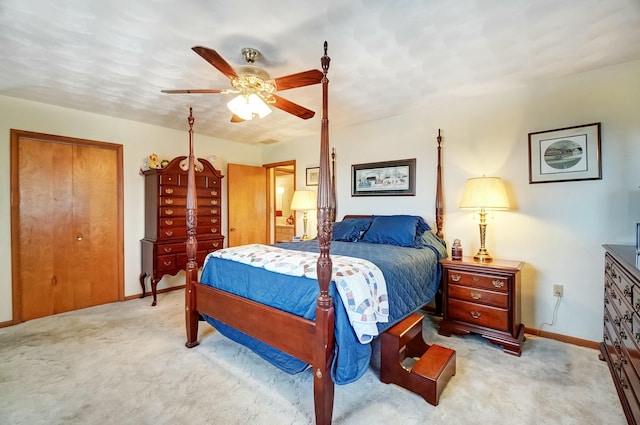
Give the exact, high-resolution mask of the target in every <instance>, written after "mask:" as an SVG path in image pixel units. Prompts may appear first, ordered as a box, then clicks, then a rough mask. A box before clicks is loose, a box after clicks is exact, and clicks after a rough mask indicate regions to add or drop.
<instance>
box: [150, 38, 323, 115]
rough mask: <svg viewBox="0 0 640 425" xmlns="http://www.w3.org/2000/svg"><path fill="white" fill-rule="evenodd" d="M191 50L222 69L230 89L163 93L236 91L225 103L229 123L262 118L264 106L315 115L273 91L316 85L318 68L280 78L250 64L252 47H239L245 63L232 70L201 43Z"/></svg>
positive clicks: (319, 74) (255, 53)
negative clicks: (233, 96)
mask: <svg viewBox="0 0 640 425" xmlns="http://www.w3.org/2000/svg"><path fill="white" fill-rule="evenodd" d="M192 50H193V51H194V52H196V53H197V54H199V55H200V56H202V58H204V60H206V61H207V62H209V63H210V64H211V65H213V66H214V67H215V68H216V69H217V70H218V71H220V72H222V73H223V74H224V75H225V76H226V77H227V78H229V80H230V82H231V86H232V87H233V88H231V89H181V90H162V92H163V93H169V94H203V93H222V94H230V93H233V94H238V96H237V97H235V98H233V99H232V100H231V101H230V102H228V103H227V107H228V108H229V110H231V112H232V113H233V115H232V116H231V122H242V121H248V120H251V119H253V118H254V117H256V116H257V117H259V118H264V117H265V116H267V115H268V114H269V113H271V109H270V108H269V106H268V105H271V106H273V107H275V108H278V109H281V110H283V111H285V112H288V113H290V114H292V115H295V116H297V117H300V118H302V119H305V120H307V119H309V118H311V117H313V116H314V115H315V112H314V111H312V110H310V109H307V108H305V107H303V106H300V105H298V104H296V103H293V102H291V101H289V100H287V99H284V98H282V97H280V96H278V95H276V94H274V93H275V92H276V91H278V92H279V91H282V90H288V89H293V88H297V87H304V86H310V85H313V84H318V83H319V82H320V81H321V80H322V77H323V74H322V72H321V71H319V70H317V69H311V70H309V71H304V72H299V73H296V74H291V75H287V76H284V77H279V78H274V79H271V77H270V76H269V74H268V73H267V72H266V71H265V70H264V69H262V68H259V67H257V66H255V65H254V63H255V61H256V58H258V56H260V52H259V51H258V50H256V49H253V48H250V47H247V48H244V49H242V55H243V56H244V59H245V61H246V65H241V66H239V67H237V68H236V69H234V68H233V67H231V65H229V63H228V62H227V61H225V60H224V59H223V58H222V56H220V55H219V54H218V52H216V51H215V50H213V49H209V48H207V47H202V46H194V47H192Z"/></svg>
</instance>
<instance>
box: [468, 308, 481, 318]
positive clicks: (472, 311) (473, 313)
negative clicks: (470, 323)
mask: <svg viewBox="0 0 640 425" xmlns="http://www.w3.org/2000/svg"><path fill="white" fill-rule="evenodd" d="M469 314H470V315H471V317H473V318H474V319H477V318H479V317H480V316H482V313H480V312H479V311H475V310H471V311H470V312H469Z"/></svg>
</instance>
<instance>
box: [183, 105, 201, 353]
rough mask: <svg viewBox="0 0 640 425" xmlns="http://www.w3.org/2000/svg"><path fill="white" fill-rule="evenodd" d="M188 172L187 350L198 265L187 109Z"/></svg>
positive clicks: (194, 331) (193, 338) (194, 318)
mask: <svg viewBox="0 0 640 425" xmlns="http://www.w3.org/2000/svg"><path fill="white" fill-rule="evenodd" d="M187 121H188V122H189V171H188V174H187V242H186V244H187V267H186V274H187V279H186V280H187V281H186V284H185V292H184V293H185V303H184V305H185V319H186V320H185V323H186V325H187V342H186V344H185V345H186V346H187V347H188V348H192V347H195V346H196V345H198V312H197V311H196V310H195V307H196V300H195V297H196V293H195V290H194V287H193V284H194V282H196V281H197V280H198V264H197V263H196V253H197V252H198V241H197V240H196V226H197V224H198V205H197V202H198V198H197V197H196V171H195V164H194V162H195V161H194V155H193V122H194V121H195V120H194V118H193V110H192V108H189V118H188V119H187Z"/></svg>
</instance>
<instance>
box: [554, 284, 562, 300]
mask: <svg viewBox="0 0 640 425" xmlns="http://www.w3.org/2000/svg"><path fill="white" fill-rule="evenodd" d="M563 295H564V286H563V285H553V296H554V297H560V298H562V296H563Z"/></svg>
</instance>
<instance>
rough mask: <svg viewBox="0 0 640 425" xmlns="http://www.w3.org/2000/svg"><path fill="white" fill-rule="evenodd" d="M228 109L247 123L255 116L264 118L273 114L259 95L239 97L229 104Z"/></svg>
mask: <svg viewBox="0 0 640 425" xmlns="http://www.w3.org/2000/svg"><path fill="white" fill-rule="evenodd" d="M227 108H229V110H230V111H231V112H233V113H234V114H236V115H237V116H239V117H240V118H242V119H243V120H245V121H249V120H251V119H253V116H254V115H258V117H260V118H264V117H266V116H267V115H269V114H270V113H271V108H269V106H267V104H266V103H264V101H263V100H262V99H261V98H260V96H258V95H257V94H253V93H252V94H250V95H249V96H244V95H242V94H241V95H239V96H236V97H234V98H233V99H231V100H230V101H229V102H228V103H227Z"/></svg>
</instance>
